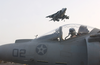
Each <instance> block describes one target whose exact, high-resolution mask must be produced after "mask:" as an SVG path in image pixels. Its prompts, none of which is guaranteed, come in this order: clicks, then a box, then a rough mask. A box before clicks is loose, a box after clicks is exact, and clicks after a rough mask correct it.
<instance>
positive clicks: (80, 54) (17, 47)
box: [0, 26, 100, 65]
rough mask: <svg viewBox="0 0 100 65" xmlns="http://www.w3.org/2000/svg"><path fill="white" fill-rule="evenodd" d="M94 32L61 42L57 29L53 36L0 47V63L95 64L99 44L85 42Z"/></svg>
mask: <svg viewBox="0 0 100 65" xmlns="http://www.w3.org/2000/svg"><path fill="white" fill-rule="evenodd" d="M66 28H70V27H66ZM98 31H100V30H99V29H96V28H93V29H92V30H91V31H90V32H89V33H87V34H83V35H80V36H77V37H74V38H68V39H67V40H63V39H62V36H61V34H63V31H62V26H61V27H59V28H58V32H56V33H52V34H49V35H46V36H42V37H39V38H37V39H29V40H28V39H26V40H23V39H22V40H21V39H20V40H19V41H18V40H17V41H18V42H17V43H12V44H6V45H2V46H0V60H4V61H10V62H18V63H23V64H29V65H99V64H100V62H99V60H100V44H99V42H98V41H96V42H89V39H90V36H91V35H94V34H97V32H98ZM57 33H58V34H57ZM54 34H56V35H54ZM57 36H58V37H57ZM46 37H48V38H46ZM59 38H60V39H62V40H59Z"/></svg>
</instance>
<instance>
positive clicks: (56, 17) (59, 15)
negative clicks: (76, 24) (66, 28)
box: [46, 8, 69, 21]
mask: <svg viewBox="0 0 100 65" xmlns="http://www.w3.org/2000/svg"><path fill="white" fill-rule="evenodd" d="M66 10H67V8H63V9H62V10H60V11H58V12H56V13H54V14H52V15H49V16H47V17H46V18H52V19H51V20H50V21H52V20H53V21H59V20H60V19H61V20H63V19H69V16H67V15H65V12H66Z"/></svg>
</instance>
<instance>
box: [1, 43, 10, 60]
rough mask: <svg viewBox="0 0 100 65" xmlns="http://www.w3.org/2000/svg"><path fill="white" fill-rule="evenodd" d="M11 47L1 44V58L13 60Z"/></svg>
mask: <svg viewBox="0 0 100 65" xmlns="http://www.w3.org/2000/svg"><path fill="white" fill-rule="evenodd" d="M11 55H12V54H11V49H10V47H9V46H7V45H1V46H0V60H5V61H6V60H9V61H10V60H11Z"/></svg>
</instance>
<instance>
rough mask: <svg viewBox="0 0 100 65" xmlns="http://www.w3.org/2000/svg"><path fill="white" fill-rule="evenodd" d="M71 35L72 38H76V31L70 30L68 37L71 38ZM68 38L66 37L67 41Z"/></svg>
mask: <svg viewBox="0 0 100 65" xmlns="http://www.w3.org/2000/svg"><path fill="white" fill-rule="evenodd" d="M69 35H71V36H70V38H73V37H76V31H75V29H74V28H70V29H69V34H68V36H69ZM68 36H66V37H65V39H66V38H67V37H68Z"/></svg>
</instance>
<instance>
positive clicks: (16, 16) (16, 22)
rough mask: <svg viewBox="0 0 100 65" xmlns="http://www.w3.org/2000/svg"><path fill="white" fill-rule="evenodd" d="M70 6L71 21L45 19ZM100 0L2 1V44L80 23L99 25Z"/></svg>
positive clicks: (0, 22) (0, 36) (0, 4)
mask: <svg viewBox="0 0 100 65" xmlns="http://www.w3.org/2000/svg"><path fill="white" fill-rule="evenodd" d="M62 8H67V11H66V14H67V15H68V16H70V19H69V20H65V22H64V21H60V22H53V21H49V20H50V19H49V18H48V19H47V18H45V17H46V16H48V15H51V14H53V13H55V12H57V11H59V10H61V9H62ZM99 17H100V0H0V45H1V44H6V43H13V42H14V41H15V40H16V39H33V38H34V36H35V35H37V34H38V35H41V34H44V33H46V32H49V31H51V30H53V29H55V28H57V27H59V26H62V25H65V24H70V23H77V24H83V25H89V26H93V27H96V28H100V23H99V22H100V18H99Z"/></svg>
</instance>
